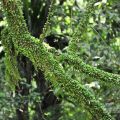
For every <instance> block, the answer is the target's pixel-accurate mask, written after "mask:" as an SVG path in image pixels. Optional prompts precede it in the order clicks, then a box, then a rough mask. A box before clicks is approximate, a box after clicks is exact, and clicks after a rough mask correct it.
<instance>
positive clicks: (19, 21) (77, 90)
mask: <svg viewBox="0 0 120 120" xmlns="http://www.w3.org/2000/svg"><path fill="white" fill-rule="evenodd" d="M2 1H3V5H4V10H5V11H6V17H7V20H8V25H9V27H10V31H9V34H8V36H11V37H12V42H13V43H14V46H15V48H16V50H17V51H18V52H20V53H22V54H23V55H25V56H26V57H28V58H29V59H30V60H31V61H32V62H33V65H34V66H35V68H38V69H41V70H42V71H44V73H45V76H46V77H47V78H49V79H50V80H51V82H52V84H53V85H55V84H56V83H57V84H59V85H60V86H61V88H63V90H64V91H65V92H68V93H69V95H70V96H71V97H72V98H74V99H75V100H76V101H77V102H78V103H80V102H81V101H82V103H84V105H85V108H86V109H87V110H88V111H90V113H92V114H94V115H95V116H96V119H99V120H112V117H111V116H110V115H109V113H108V112H107V111H106V109H105V108H104V106H103V105H102V104H101V103H100V102H99V101H97V100H96V98H95V96H94V94H93V93H91V92H90V91H89V90H88V89H87V88H85V87H84V86H83V85H81V84H80V82H79V81H77V80H73V79H71V78H70V77H69V76H67V75H66V74H65V71H64V69H63V68H62V66H61V65H60V64H59V62H58V61H57V60H55V59H54V57H53V55H52V54H50V53H49V52H48V51H47V50H46V49H45V48H44V46H43V44H42V43H40V42H39V39H36V38H34V37H32V36H31V35H30V34H29V32H28V30H27V27H26V24H25V20H24V18H23V15H22V9H21V3H20V1H19V0H2ZM84 67H85V66H84Z"/></svg>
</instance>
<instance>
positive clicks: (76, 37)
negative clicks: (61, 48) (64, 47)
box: [69, 0, 96, 53]
mask: <svg viewBox="0 0 120 120" xmlns="http://www.w3.org/2000/svg"><path fill="white" fill-rule="evenodd" d="M95 2H96V0H89V1H88V3H87V6H86V10H85V12H84V13H83V14H82V16H81V19H80V21H79V24H78V26H77V27H76V29H75V31H74V33H73V35H72V39H71V41H70V44H69V52H71V51H72V52H74V53H75V52H76V51H77V50H78V43H79V42H80V40H81V36H82V34H83V33H84V32H85V30H86V28H87V24H88V23H89V22H88V21H89V17H90V16H91V15H92V14H93V12H94V9H95V8H94V3H95Z"/></svg>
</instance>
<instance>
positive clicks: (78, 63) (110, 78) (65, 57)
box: [60, 54, 120, 86]
mask: <svg viewBox="0 0 120 120" xmlns="http://www.w3.org/2000/svg"><path fill="white" fill-rule="evenodd" d="M60 60H61V61H67V63H69V64H70V65H73V66H74V68H76V69H77V70H79V71H80V72H82V73H84V74H86V75H88V76H90V77H92V78H94V79H97V80H100V81H103V82H104V83H106V85H107V84H108V85H114V86H120V75H117V74H112V73H108V72H105V71H103V70H100V69H97V68H95V67H93V66H90V65H88V64H86V63H85V62H83V60H81V59H80V58H78V57H77V56H74V55H69V54H62V55H61V56H60Z"/></svg>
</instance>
